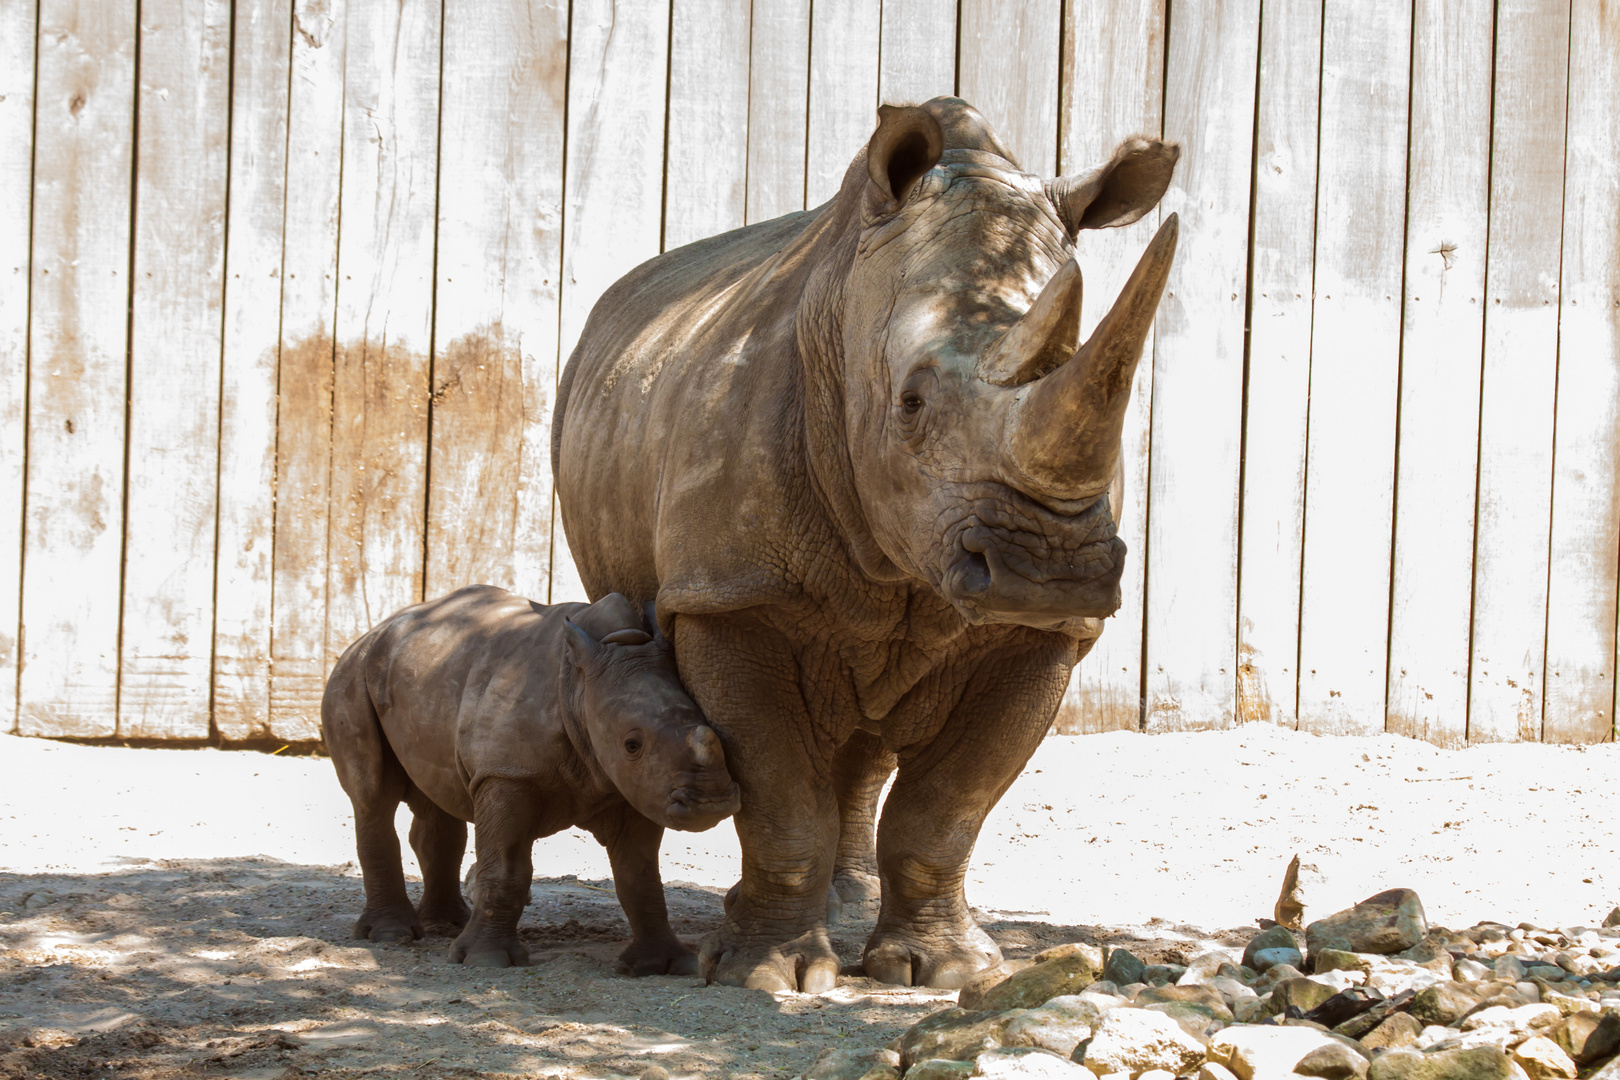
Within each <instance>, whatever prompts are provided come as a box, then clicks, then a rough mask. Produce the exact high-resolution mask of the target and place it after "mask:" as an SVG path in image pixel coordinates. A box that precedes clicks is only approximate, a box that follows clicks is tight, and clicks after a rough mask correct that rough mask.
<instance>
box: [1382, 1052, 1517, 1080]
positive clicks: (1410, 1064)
mask: <svg viewBox="0 0 1620 1080" xmlns="http://www.w3.org/2000/svg"><path fill="white" fill-rule="evenodd" d="M1513 1077H1514V1071H1513V1060H1512V1059H1511V1058H1509V1057H1508V1056H1507V1054H1505V1053H1503V1052H1502V1051H1501V1050H1498V1049H1497V1048H1496V1047H1494V1046H1478V1047H1475V1048H1473V1049H1471V1050H1442V1051H1440V1052H1438V1053H1433V1054H1423V1053H1419V1052H1417V1051H1414V1050H1391V1051H1390V1052H1389V1053H1387V1054H1384V1055H1382V1056H1380V1057H1379V1058H1377V1059H1376V1060H1375V1061H1374V1062H1373V1063H1372V1068H1371V1069H1369V1070H1367V1080H1513Z"/></svg>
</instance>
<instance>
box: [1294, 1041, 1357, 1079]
mask: <svg viewBox="0 0 1620 1080" xmlns="http://www.w3.org/2000/svg"><path fill="white" fill-rule="evenodd" d="M1371 1067H1372V1063H1371V1062H1370V1061H1368V1060H1367V1058H1366V1056H1365V1055H1363V1054H1358V1053H1357V1052H1356V1051H1354V1050H1352V1049H1351V1048H1350V1047H1348V1046H1345V1045H1344V1044H1343V1043H1325V1044H1323V1045H1322V1046H1318V1047H1317V1048H1316V1049H1315V1050H1312V1051H1311V1052H1310V1053H1308V1054H1306V1055H1305V1056H1304V1057H1302V1058H1300V1059H1299V1060H1298V1061H1297V1062H1295V1063H1294V1075H1296V1076H1315V1077H1320V1078H1321V1080H1361V1078H1362V1077H1364V1076H1366V1075H1367V1070H1368V1069H1369V1068H1371Z"/></svg>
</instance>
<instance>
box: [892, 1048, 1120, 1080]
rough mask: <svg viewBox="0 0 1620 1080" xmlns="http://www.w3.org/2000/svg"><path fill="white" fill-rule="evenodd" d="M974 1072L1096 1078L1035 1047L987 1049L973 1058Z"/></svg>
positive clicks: (1023, 1079) (1032, 1079)
mask: <svg viewBox="0 0 1620 1080" xmlns="http://www.w3.org/2000/svg"><path fill="white" fill-rule="evenodd" d="M907 1075H910V1074H909V1073H908V1074H907ZM973 1075H974V1076H982V1077H986V1078H988V1080H1093V1077H1092V1074H1091V1073H1090V1072H1088V1071H1086V1069H1085V1068H1084V1066H1081V1065H1076V1064H1075V1063H1074V1062H1072V1061H1070V1060H1069V1059H1068V1058H1062V1057H1058V1056H1057V1055H1056V1054H1054V1053H1052V1052H1051V1051H1049V1050H1041V1049H1039V1048H1037V1047H1033V1046H1014V1047H1006V1048H1003V1049H1000V1050H986V1051H985V1052H984V1053H982V1054H980V1055H979V1056H978V1057H976V1058H974V1059H973Z"/></svg>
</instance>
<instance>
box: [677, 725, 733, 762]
mask: <svg viewBox="0 0 1620 1080" xmlns="http://www.w3.org/2000/svg"><path fill="white" fill-rule="evenodd" d="M686 745H687V746H689V747H691V748H692V762H693V764H695V765H697V767H698V768H700V769H718V768H720V767H721V766H722V765H724V764H725V763H726V754H725V751H724V750H723V749H721V747H720V736H718V735H716V734H715V733H714V729H713V728H711V727H695V728H693V729H692V733H691V734H690V735H688V736H687V737H686Z"/></svg>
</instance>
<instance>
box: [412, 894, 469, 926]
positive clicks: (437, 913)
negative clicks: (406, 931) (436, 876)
mask: <svg viewBox="0 0 1620 1080" xmlns="http://www.w3.org/2000/svg"><path fill="white" fill-rule="evenodd" d="M417 914H418V916H419V917H420V918H421V921H422V925H423V926H426V927H431V928H434V929H440V930H442V929H449V930H450V931H452V932H456V931H460V930H461V929H462V928H463V927H465V926H466V925H467V922H468V920H469V919H471V918H472V909H471V908H469V907H468V906H467V904H466V901H464V900H462V899H461V897H459V896H458V897H456V898H455V900H453V901H451V900H431V901H430V900H426V899H424V900H423V901H422V903H421V904H419V905H418V906H417Z"/></svg>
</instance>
